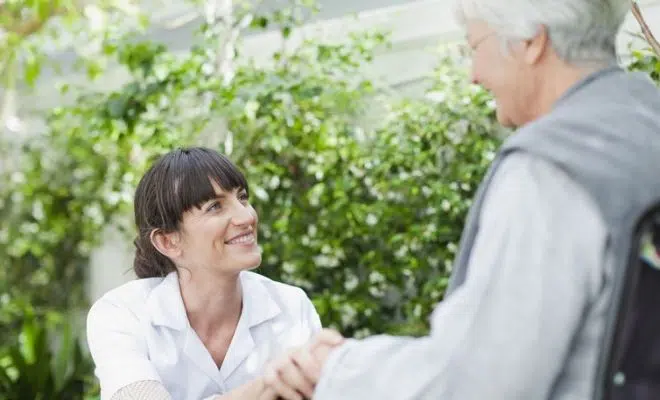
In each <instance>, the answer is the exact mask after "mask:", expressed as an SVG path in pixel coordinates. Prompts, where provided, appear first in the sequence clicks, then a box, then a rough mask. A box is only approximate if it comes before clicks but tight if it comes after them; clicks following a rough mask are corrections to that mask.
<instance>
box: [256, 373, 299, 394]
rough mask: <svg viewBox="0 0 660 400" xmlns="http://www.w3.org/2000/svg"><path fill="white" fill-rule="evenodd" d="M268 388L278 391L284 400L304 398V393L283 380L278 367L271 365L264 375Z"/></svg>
mask: <svg viewBox="0 0 660 400" xmlns="http://www.w3.org/2000/svg"><path fill="white" fill-rule="evenodd" d="M263 380H264V383H265V384H266V389H268V390H270V391H273V392H275V393H277V395H278V396H279V398H281V399H282V400H302V395H300V393H298V392H296V390H294V389H293V388H290V387H289V386H288V385H287V384H285V383H284V381H282V379H281V376H280V373H279V371H278V368H277V367H269V368H267V369H266V371H265V372H264V377H263Z"/></svg>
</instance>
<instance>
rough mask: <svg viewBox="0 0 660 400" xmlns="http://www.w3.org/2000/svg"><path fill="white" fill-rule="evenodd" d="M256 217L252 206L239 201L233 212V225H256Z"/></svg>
mask: <svg viewBox="0 0 660 400" xmlns="http://www.w3.org/2000/svg"><path fill="white" fill-rule="evenodd" d="M255 219H256V215H255V214H254V211H253V209H252V207H251V206H250V205H246V204H243V203H241V202H240V201H237V202H236V203H235V204H234V207H233V210H232V217H231V223H232V224H234V225H237V226H243V225H252V224H254V222H255Z"/></svg>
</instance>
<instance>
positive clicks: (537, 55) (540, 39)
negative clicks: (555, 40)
mask: <svg viewBox="0 0 660 400" xmlns="http://www.w3.org/2000/svg"><path fill="white" fill-rule="evenodd" d="M549 46H550V36H549V35H548V28H546V27H545V26H541V27H540V28H539V32H538V33H537V34H536V36H534V37H533V38H532V39H529V40H527V41H525V47H524V59H525V62H526V63H527V64H528V65H534V64H537V63H538V62H539V61H540V60H541V59H542V58H543V56H544V55H545V53H546V51H547V50H548V47H549Z"/></svg>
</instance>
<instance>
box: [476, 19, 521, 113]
mask: <svg viewBox="0 0 660 400" xmlns="http://www.w3.org/2000/svg"><path fill="white" fill-rule="evenodd" d="M467 42H468V45H469V46H470V48H471V52H472V77H471V78H472V82H473V83H475V84H478V85H481V86H482V87H484V88H485V89H486V90H488V91H489V92H490V93H491V94H492V95H493V97H494V98H495V102H496V105H497V119H498V121H499V123H500V124H502V125H504V126H516V125H518V124H520V123H521V122H522V120H523V119H524V115H525V112H526V110H525V108H526V107H527V105H526V104H525V103H526V90H527V88H526V87H525V76H524V75H525V74H524V63H523V61H522V60H521V56H520V54H518V53H517V52H516V49H514V48H512V49H511V52H509V53H507V52H505V51H504V50H505V49H504V48H503V46H502V41H501V40H500V36H498V34H497V33H496V32H495V31H494V30H493V29H491V28H490V27H489V26H488V25H486V24H485V23H483V22H481V21H469V22H468V24H467Z"/></svg>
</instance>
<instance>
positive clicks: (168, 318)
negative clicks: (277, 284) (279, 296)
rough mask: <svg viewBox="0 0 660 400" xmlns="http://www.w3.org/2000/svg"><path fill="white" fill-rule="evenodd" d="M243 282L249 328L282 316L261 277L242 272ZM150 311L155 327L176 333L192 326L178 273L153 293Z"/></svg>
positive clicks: (148, 307)
mask: <svg viewBox="0 0 660 400" xmlns="http://www.w3.org/2000/svg"><path fill="white" fill-rule="evenodd" d="M240 281H241V288H242V296H243V311H242V313H243V314H245V317H246V320H247V323H248V324H247V325H248V327H249V328H252V327H254V326H257V325H259V324H261V323H263V322H265V321H268V320H269V319H272V318H274V317H276V316H277V315H278V314H279V313H281V312H282V310H281V308H280V306H279V304H278V303H277V301H276V300H275V299H274V298H273V297H272V295H271V294H270V292H269V291H268V289H267V288H266V286H265V285H264V283H263V282H262V279H261V278H260V277H259V276H258V275H256V274H255V273H252V272H246V271H244V272H241V275H240ZM147 309H148V312H149V314H150V316H151V322H152V324H153V325H157V326H167V327H168V328H172V329H175V330H184V329H186V328H188V327H189V326H190V324H189V322H188V317H187V313H186V309H185V306H184V304H183V299H182V297H181V290H180V288H179V280H178V275H177V273H176V272H170V273H169V274H168V275H167V276H166V277H165V278H164V279H163V280H162V281H161V282H160V283H159V284H158V285H157V286H156V287H155V288H154V289H153V290H152V291H151V294H150V295H149V297H148V298H147Z"/></svg>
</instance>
